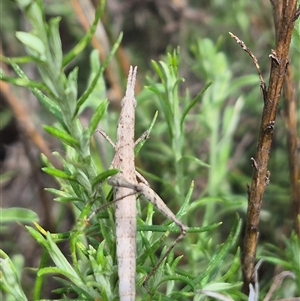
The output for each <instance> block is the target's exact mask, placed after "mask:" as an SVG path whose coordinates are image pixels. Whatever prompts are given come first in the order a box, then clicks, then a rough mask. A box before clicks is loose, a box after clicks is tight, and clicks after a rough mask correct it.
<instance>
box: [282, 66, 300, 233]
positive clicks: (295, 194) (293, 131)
mask: <svg viewBox="0 0 300 301" xmlns="http://www.w3.org/2000/svg"><path fill="white" fill-rule="evenodd" d="M283 96H284V117H285V127H286V133H287V150H288V159H289V170H290V183H291V195H292V202H293V206H292V212H293V223H294V230H295V231H296V233H297V235H298V237H300V221H299V216H300V183H299V179H300V170H299V153H298V143H297V141H298V133H297V110H296V97H295V85H294V81H293V75H292V69H291V67H290V66H289V67H288V70H287V73H286V76H285V78H284V86H283Z"/></svg>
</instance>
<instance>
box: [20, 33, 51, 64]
mask: <svg viewBox="0 0 300 301" xmlns="http://www.w3.org/2000/svg"><path fill="white" fill-rule="evenodd" d="M16 37H17V39H19V40H20V41H21V42H22V43H23V44H24V45H25V46H26V47H27V49H28V51H29V54H30V55H32V56H34V57H35V58H37V59H40V60H42V61H45V60H46V48H45V45H44V44H43V42H42V41H41V40H40V39H39V38H38V37H37V36H35V35H33V34H31V33H28V32H21V31H18V32H16Z"/></svg>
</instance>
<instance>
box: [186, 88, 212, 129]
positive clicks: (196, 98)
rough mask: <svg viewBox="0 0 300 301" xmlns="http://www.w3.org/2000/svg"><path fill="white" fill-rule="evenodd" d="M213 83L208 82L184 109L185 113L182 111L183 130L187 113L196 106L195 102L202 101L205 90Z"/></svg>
mask: <svg viewBox="0 0 300 301" xmlns="http://www.w3.org/2000/svg"><path fill="white" fill-rule="evenodd" d="M211 84H212V82H208V83H206V84H205V86H204V88H203V89H202V90H201V91H200V92H199V93H198V94H197V95H196V97H195V98H194V99H193V100H192V101H191V102H190V103H189V105H188V106H187V107H186V108H185V109H184V111H183V113H182V117H181V120H180V128H181V130H182V129H183V123H184V119H185V117H186V115H187V114H188V112H189V111H190V110H191V109H192V108H193V107H194V106H195V104H196V103H197V102H198V101H200V99H201V98H202V96H203V94H204V92H205V91H206V90H207V89H208V88H209V86H210V85H211Z"/></svg>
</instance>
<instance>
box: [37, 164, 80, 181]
mask: <svg viewBox="0 0 300 301" xmlns="http://www.w3.org/2000/svg"><path fill="white" fill-rule="evenodd" d="M42 171H44V172H45V173H47V174H48V175H50V176H53V177H56V178H60V179H65V180H70V181H74V180H75V177H74V176H72V175H70V174H67V173H65V172H64V171H62V170H59V169H55V168H50V167H43V168H42Z"/></svg>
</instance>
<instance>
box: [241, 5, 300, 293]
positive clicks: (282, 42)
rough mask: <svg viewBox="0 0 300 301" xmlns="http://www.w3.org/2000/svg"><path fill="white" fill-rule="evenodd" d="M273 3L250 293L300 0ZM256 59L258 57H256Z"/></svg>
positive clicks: (253, 190)
mask: <svg viewBox="0 0 300 301" xmlns="http://www.w3.org/2000/svg"><path fill="white" fill-rule="evenodd" d="M272 4H273V7H274V15H275V16H276V18H275V23H276V49H275V50H272V53H271V55H270V57H271V71H270V80H269V87H268V90H267V92H266V94H265V97H264V108H263V114H262V119H261V125H260V132H259V138H258V145H257V149H256V155H255V158H253V160H252V161H253V165H254V168H253V175H252V182H251V186H250V187H249V189H248V210H247V222H246V230H245V237H244V248H243V255H242V271H243V280H244V286H243V292H244V293H246V294H248V293H249V284H250V283H252V284H253V283H254V279H253V273H254V265H255V256H256V248H257V243H258V236H259V232H258V227H259V216H260V209H261V205H262V199H263V194H264V192H265V189H266V186H267V185H268V183H269V177H270V172H269V171H268V168H267V166H268V161H269V153H270V148H271V143H272V138H273V131H274V126H275V120H276V112H277V107H278V103H279V99H280V93H281V90H282V86H283V81H284V78H285V74H286V70H287V66H288V64H289V60H288V53H289V47H290V42H291V37H292V32H293V28H294V18H295V14H296V6H297V0H289V1H288V0H278V1H273V3H272ZM245 50H246V49H245ZM248 53H249V52H248ZM249 54H250V53H249ZM251 57H252V56H251ZM252 59H253V60H254V58H253V57H252ZM263 92H264V91H263Z"/></svg>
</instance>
